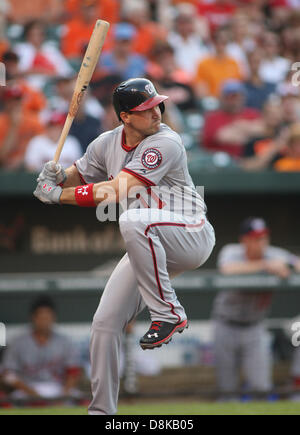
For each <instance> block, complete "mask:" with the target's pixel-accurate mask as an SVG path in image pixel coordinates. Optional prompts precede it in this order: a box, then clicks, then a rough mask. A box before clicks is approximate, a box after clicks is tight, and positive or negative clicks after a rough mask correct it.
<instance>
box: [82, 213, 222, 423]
mask: <svg viewBox="0 0 300 435" xmlns="http://www.w3.org/2000/svg"><path fill="white" fill-rule="evenodd" d="M120 230H121V234H122V236H123V238H124V241H125V244H126V249H127V254H126V255H125V256H124V257H123V258H122V260H121V261H120V263H119V264H118V266H117V267H116V269H115V270H114V272H113V273H112V275H111V277H110V279H109V281H108V283H107V286H106V288H105V290H104V293H103V296H102V298H101V302H100V305H99V308H98V310H97V312H96V314H95V317H94V321H93V325H92V337H91V364H92V393H93V400H92V402H91V404H90V407H89V414H90V415H113V414H116V412H117V401H118V394H119V383H120V351H121V341H122V337H123V334H124V331H125V328H126V326H127V325H128V323H130V322H131V321H132V320H133V319H134V318H135V317H136V316H137V315H138V314H139V313H140V312H141V311H142V310H143V309H144V308H145V307H146V306H147V307H148V309H149V312H150V316H151V320H152V321H155V320H160V321H166V322H169V323H174V324H176V323H178V322H182V321H183V320H185V319H186V318H187V317H186V314H185V311H184V308H183V307H182V306H181V304H180V302H179V301H178V299H177V296H176V293H175V291H174V289H173V288H172V286H171V282H170V277H171V278H172V277H174V276H176V275H179V274H180V273H182V272H184V271H187V270H193V269H196V268H198V267H199V266H201V265H202V264H204V263H205V262H206V260H207V259H208V257H209V256H210V254H211V252H212V250H213V248H214V245H215V234H214V230H213V228H212V226H211V225H210V223H209V222H208V221H207V219H206V218H205V217H200V218H199V219H198V220H197V221H195V220H192V219H189V218H185V217H183V216H180V215H176V214H174V213H170V212H167V211H162V210H153V209H150V210H147V209H142V210H129V211H126V212H125V213H123V215H122V216H121V218H120Z"/></svg>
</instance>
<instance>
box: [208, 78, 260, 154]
mask: <svg viewBox="0 0 300 435" xmlns="http://www.w3.org/2000/svg"><path fill="white" fill-rule="evenodd" d="M260 118H261V114H260V112H258V111H257V110H255V109H252V108H248V107H245V88H244V86H243V84H242V83H241V82H239V81H235V80H229V81H227V82H225V84H224V86H223V89H222V97H221V108H220V109H219V110H216V111H213V112H210V113H208V114H207V115H206V117H205V123H204V128H203V146H204V147H205V148H206V149H207V150H208V151H212V152H218V151H222V152H226V153H228V154H229V155H230V156H231V157H234V158H237V157H240V156H242V155H243V152H244V147H245V144H246V143H247V142H248V141H249V140H250V138H251V137H254V136H257V130H258V131H260V129H261V124H260V123H259V122H258V121H259V120H260Z"/></svg>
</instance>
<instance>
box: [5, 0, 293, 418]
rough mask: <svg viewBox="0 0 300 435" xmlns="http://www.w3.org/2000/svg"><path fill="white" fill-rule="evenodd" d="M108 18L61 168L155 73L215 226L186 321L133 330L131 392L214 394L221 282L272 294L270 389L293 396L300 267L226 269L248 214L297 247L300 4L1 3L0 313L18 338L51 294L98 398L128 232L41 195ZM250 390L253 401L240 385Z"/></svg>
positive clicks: (185, 286) (184, 287)
mask: <svg viewBox="0 0 300 435" xmlns="http://www.w3.org/2000/svg"><path fill="white" fill-rule="evenodd" d="M96 18H102V19H105V20H108V21H109V22H110V23H111V24H112V26H111V30H110V33H109V37H108V40H107V43H106V46H105V51H104V54H103V56H102V59H101V60H100V63H99V66H98V68H97V70H96V73H95V76H94V79H93V83H92V85H91V89H90V91H89V94H88V96H87V98H86V100H85V101H84V104H83V105H82V109H81V113H80V114H79V116H78V119H77V120H76V122H75V124H74V126H73V127H72V131H71V135H72V138H71V139H70V141H69V144H68V146H67V147H66V149H65V153H64V155H63V157H62V163H63V164H64V165H65V166H68V165H71V164H72V163H73V162H74V161H75V160H76V159H77V158H78V157H79V156H80V155H81V154H82V153H84V152H85V150H86V147H87V145H88V143H90V142H91V141H92V140H93V139H94V138H95V137H96V136H97V135H98V134H100V133H101V132H103V131H106V130H108V129H112V128H114V127H115V126H116V125H117V119H116V117H115V115H114V113H113V108H112V104H111V100H110V97H111V92H112V90H113V89H114V87H115V86H116V84H118V83H119V82H120V81H122V80H123V79H127V78H129V77H132V76H147V77H149V78H151V79H152V80H153V81H154V82H155V84H156V86H157V87H158V88H159V91H160V92H161V93H164V94H166V95H169V96H170V102H169V104H168V106H167V112H166V119H165V122H167V123H169V124H170V125H171V126H172V127H173V128H174V129H175V130H176V131H178V132H179V133H180V134H181V135H182V138H183V141H184V143H185V146H186V149H187V154H188V159H189V166H190V171H191V175H192V177H193V180H194V183H195V184H196V185H197V186H205V199H206V203H207V206H208V211H209V219H210V220H211V222H212V224H213V225H214V227H215V229H216V234H217V246H216V248H215V251H214V253H213V255H212V257H211V258H210V259H209V261H208V262H207V264H206V265H205V268H204V269H201V271H196V272H193V273H189V274H186V275H183V276H182V277H179V278H177V279H176V280H175V281H174V286H175V288H176V290H177V294H178V296H179V298H180V299H181V300H182V302H183V305H184V306H185V307H186V309H187V312H188V314H189V317H190V320H191V324H192V325H191V329H190V330H189V332H188V333H186V334H183V335H182V336H180V337H176V340H174V342H172V343H171V344H170V345H169V346H168V347H165V348H162V349H161V350H159V351H156V350H155V351H153V352H152V353H149V354H148V353H143V352H141V351H140V350H139V348H138V338H139V336H140V335H141V333H142V332H143V331H144V328H145V326H146V324H147V323H145V322H147V320H148V319H147V313H144V315H143V316H141V317H140V318H139V319H138V321H137V323H136V324H135V325H132V328H131V329H130V331H128V334H127V337H126V340H125V342H124V358H123V359H124V361H123V366H124V369H123V383H122V392H121V393H122V397H126V396H128V395H132V394H133V395H136V394H139V395H140V397H145V398H153V397H164V398H166V397H169V396H170V397H177V396H178V397H179V396H192V397H193V398H197V400H198V399H199V400H200V399H201V400H215V399H217V398H218V389H217V385H216V377H215V370H214V347H213V339H212V334H213V329H212V323H211V320H210V318H211V312H212V307H213V301H214V298H215V296H216V294H217V293H218V292H219V291H220V290H226V289H228V290H230V289H239V290H243V291H248V292H249V291H251V290H252V291H253V290H255V291H270V292H272V293H274V299H273V305H272V309H271V312H270V315H269V317H268V320H267V326H268V331H269V333H270V334H269V341H268V344H267V346H270V348H271V349H272V355H273V380H274V389H273V390H272V391H271V392H270V394H269V396H268V399H269V400H277V399H279V398H283V399H289V400H295V398H296V396H295V392H296V390H297V385H298V386H299V378H298V380H297V379H296V380H295V374H293V373H292V365H293V356H294V353H295V348H294V347H293V346H292V342H291V336H292V330H291V325H292V324H293V322H295V321H296V320H297V318H298V317H299V315H300V292H299V287H300V276H299V275H297V274H294V273H293V274H291V275H290V277H289V278H288V279H285V280H282V279H280V278H279V277H276V276H274V275H266V274H259V275H255V276H251V277H250V278H249V277H247V276H246V277H245V276H244V277H239V276H235V277H228V276H222V275H220V274H219V272H218V270H217V267H216V264H217V256H218V253H219V252H220V250H221V248H222V247H223V246H225V245H226V244H228V243H236V242H237V238H238V228H239V225H240V222H241V221H242V220H243V219H245V218H247V217H248V216H261V217H263V218H264V219H266V221H267V222H268V223H269V226H270V229H271V234H272V244H274V245H275V246H280V247H282V248H285V249H288V250H289V251H291V252H293V253H294V254H296V255H300V231H299V221H300V208H299V194H300V172H299V171H300V145H299V143H300V127H299V126H300V88H299V87H298V86H297V85H298V83H297V77H296V75H297V68H295V67H293V65H294V64H295V63H296V62H298V61H299V62H300V52H299V51H300V50H299V47H300V44H299V35H300V2H299V1H298V0H257V1H251V0H232V1H230V0H228V1H226V0H203V1H201V0H189V1H187V0H186V1H184V2H182V1H180V0H173V1H172V0H138V1H134V0H83V1H77V0H43V1H40V0H32V1H31V2H20V0H0V60H1V61H2V63H3V64H4V65H5V67H6V86H2V87H1V88H0V108H1V112H0V197H1V214H0V272H1V273H0V322H2V323H3V324H5V326H6V330H7V344H8V345H9V344H10V343H11V342H13V340H14V339H15V338H16V337H17V336H19V335H20V334H21V333H22V332H24V328H25V327H26V324H27V323H28V319H29V311H30V307H31V305H32V303H33V302H34V301H35V300H36V298H37V297H39V296H41V295H48V296H50V297H51V298H52V299H53V301H54V303H55V305H56V307H57V314H58V325H57V328H58V329H59V330H60V331H61V332H63V333H64V334H66V335H67V336H68V337H69V338H70V339H71V340H72V341H73V343H74V346H75V347H76V348H77V350H78V351H79V354H80V364H81V366H82V368H83V371H82V373H83V374H82V377H81V380H80V384H79V388H80V390H81V391H82V392H83V394H82V395H80V396H79V397H80V400H78V401H77V402H76V400H75V399H74V398H73V399H74V400H75V402H76V403H78V402H80V403H82V402H84V400H85V399H88V397H89V394H90V392H89V381H88V377H89V355H88V343H89V328H90V324H91V320H92V317H93V314H94V312H95V310H96V308H97V305H98V302H99V298H100V296H101V292H102V291H103V289H104V286H105V282H106V280H107V279H108V277H109V275H110V273H111V271H112V270H113V267H114V266H115V264H116V263H117V261H118V259H119V258H120V257H121V256H122V254H123V253H124V247H123V243H122V239H121V236H120V233H119V231H118V225H117V224H114V223H109V224H100V223H99V222H98V221H97V219H96V216H95V211H94V210H83V209H78V210H76V211H74V210H73V209H72V208H68V207H64V208H60V209H58V208H57V207H53V208H49V207H46V206H43V205H42V204H40V203H39V202H38V201H37V200H35V199H34V198H33V195H32V192H33V190H34V187H35V179H36V173H38V172H39V170H40V169H41V167H42V166H43V164H44V163H45V162H46V161H48V160H50V159H51V158H52V156H53V154H54V150H55V142H56V141H57V136H58V135H59V132H60V130H61V125H62V123H63V119H64V115H65V113H66V111H67V107H68V102H69V101H70V96H71V95H72V87H73V86H74V77H76V72H77V71H78V67H79V66H80V63H81V58H82V55H83V52H84V50H85V47H86V44H87V42H88V40H89V37H90V34H91V31H92V28H93V25H94V23H95V19H96ZM295 74H296V75H295ZM224 85H225V86H224ZM0 350H1V356H3V354H4V350H5V348H0ZM299 377H300V369H299ZM239 397H240V400H247V398H248V396H247V395H246V394H243V384H242V383H241V390H240V395H239ZM10 403H12V404H15V405H16V404H19V405H20V403H21V402H18V401H17V402H16V401H14V400H11V398H10V396H9V394H8V392H7V389H6V388H5V386H2V388H1V386H0V408H1V404H2V406H9V404H10ZM68 403H69V402H68ZM299 409H300V408H299Z"/></svg>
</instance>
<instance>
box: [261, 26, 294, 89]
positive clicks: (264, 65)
mask: <svg viewBox="0 0 300 435" xmlns="http://www.w3.org/2000/svg"><path fill="white" fill-rule="evenodd" d="M261 44H262V48H263V50H264V59H263V61H262V62H261V65H260V70H259V74H260V77H261V79H262V80H263V81H264V82H268V83H275V84H278V83H280V82H282V81H283V80H284V79H285V77H286V75H287V73H288V72H289V70H290V67H291V61H290V60H289V59H285V58H284V57H281V56H280V54H279V53H280V38H279V36H278V35H277V34H276V33H272V32H265V34H264V36H263V38H262V41H261Z"/></svg>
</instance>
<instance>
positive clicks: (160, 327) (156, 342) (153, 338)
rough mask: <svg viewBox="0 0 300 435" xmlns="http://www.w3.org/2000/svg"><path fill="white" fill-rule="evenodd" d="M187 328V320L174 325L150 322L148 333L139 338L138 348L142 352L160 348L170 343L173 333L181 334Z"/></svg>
mask: <svg viewBox="0 0 300 435" xmlns="http://www.w3.org/2000/svg"><path fill="white" fill-rule="evenodd" d="M188 327H189V324H188V321H187V320H184V321H183V322H181V323H176V324H174V323H167V322H158V321H157V322H152V325H151V327H150V329H149V331H148V332H147V333H146V334H145V335H144V337H143V338H141V340H140V346H141V348H142V349H143V350H146V349H154V348H155V347H161V346H162V345H163V344H168V343H170V341H171V340H172V336H173V334H175V332H179V333H180V334H181V333H182V332H183V331H184V330H185V329H186V328H188Z"/></svg>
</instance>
